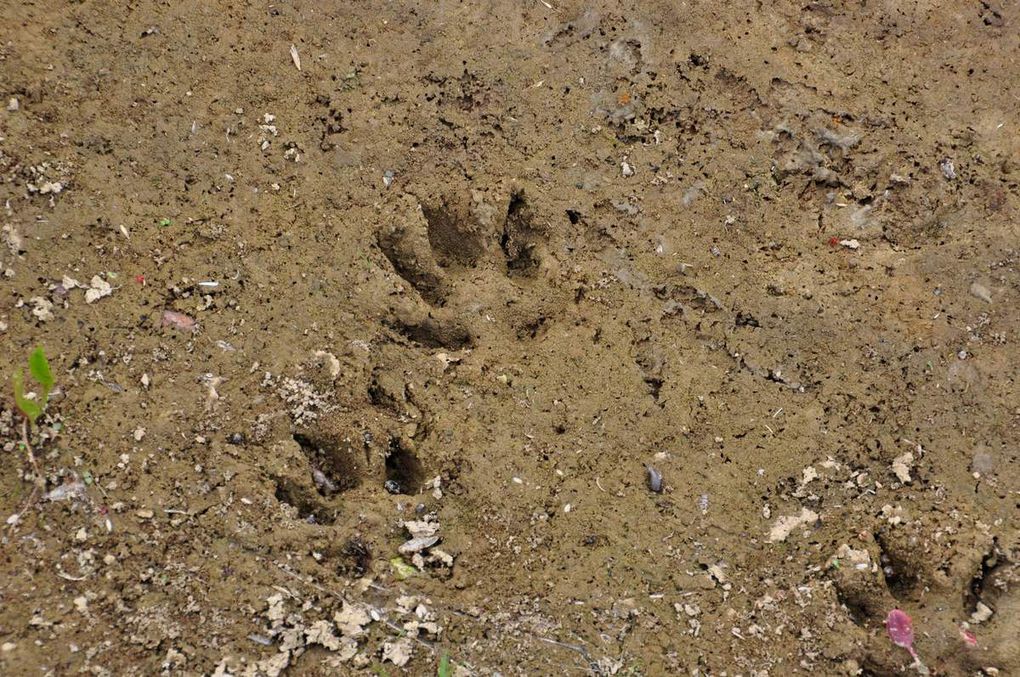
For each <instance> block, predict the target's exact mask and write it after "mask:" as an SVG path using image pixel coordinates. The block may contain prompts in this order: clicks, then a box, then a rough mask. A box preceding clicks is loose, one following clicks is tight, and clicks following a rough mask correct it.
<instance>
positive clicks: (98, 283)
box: [85, 275, 113, 303]
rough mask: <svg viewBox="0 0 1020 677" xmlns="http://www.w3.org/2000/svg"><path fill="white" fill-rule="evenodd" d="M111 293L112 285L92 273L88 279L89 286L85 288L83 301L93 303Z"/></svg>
mask: <svg viewBox="0 0 1020 677" xmlns="http://www.w3.org/2000/svg"><path fill="white" fill-rule="evenodd" d="M112 293H113V287H111V286H110V283H109V282H107V281H106V280H104V279H103V278H101V277H99V276H98V275H93V276H92V279H91V280H90V281H89V288H88V289H86V290H85V303H95V302H96V301H98V300H99V299H101V298H103V297H104V296H109V295H110V294H112Z"/></svg>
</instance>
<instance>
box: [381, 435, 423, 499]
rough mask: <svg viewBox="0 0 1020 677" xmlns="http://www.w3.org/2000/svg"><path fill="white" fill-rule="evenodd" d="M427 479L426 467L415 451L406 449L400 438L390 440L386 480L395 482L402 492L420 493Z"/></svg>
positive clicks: (409, 493) (408, 493) (406, 493)
mask: <svg viewBox="0 0 1020 677" xmlns="http://www.w3.org/2000/svg"><path fill="white" fill-rule="evenodd" d="M424 479H425V468H424V467H423V466H422V464H421V461H419V460H418V457H417V456H415V455H414V452H412V451H410V450H409V449H405V448H404V446H403V445H402V444H401V443H400V440H398V439H396V438H393V439H391V440H390V453H389V454H388V455H387V456H386V481H387V482H395V483H396V485H397V487H398V491H399V493H401V494H405V495H411V494H416V493H418V489H419V488H420V487H421V484H422V481H424Z"/></svg>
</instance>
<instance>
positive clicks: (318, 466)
mask: <svg viewBox="0 0 1020 677" xmlns="http://www.w3.org/2000/svg"><path fill="white" fill-rule="evenodd" d="M402 352H403V349H401V348H400V347H399V346H396V345H393V344H383V345H378V346H367V345H355V342H352V343H351V344H350V345H348V346H347V350H346V351H339V350H338V351H337V354H338V355H339V357H337V355H334V354H333V353H325V352H322V351H320V352H318V353H316V354H314V355H312V356H310V358H309V359H308V360H306V361H305V363H303V364H302V365H301V366H300V367H299V369H298V370H297V374H296V378H292V379H289V381H291V382H294V383H299V384H301V385H302V386H303V387H304V388H305V389H306V390H307V391H308V392H313V393H315V394H316V397H317V399H321V400H322V401H323V402H326V403H328V406H324V407H320V408H318V409H315V411H314V412H312V413H313V414H314V415H308V416H305V417H301V416H295V415H294V408H293V407H294V405H295V403H291V404H292V409H291V411H290V416H289V417H286V416H281V417H276V418H275V420H274V422H273V427H272V430H268V429H267V430H266V431H265V433H266V434H265V435H263V437H266V436H269V439H272V440H275V441H274V442H271V443H268V444H267V447H266V451H267V452H268V453H263V454H260V455H259V457H260V464H261V465H262V470H263V472H264V475H265V477H266V478H267V479H268V480H270V481H271V482H272V483H273V487H274V493H275V497H276V500H277V501H278V502H279V503H280V504H281V505H282V506H283V507H284V509H285V510H287V511H289V512H290V513H291V515H292V517H293V518H294V519H295V520H296V521H300V522H305V523H307V524H309V525H317V526H322V525H334V524H340V523H342V521H343V519H346V518H350V511H349V509H345V507H347V506H349V504H350V500H351V498H350V497H351V495H352V494H359V493H362V492H368V493H369V494H371V493H375V492H378V491H379V490H382V489H385V490H386V491H388V492H389V493H392V494H402V495H407V496H414V495H418V494H419V490H420V489H422V487H423V486H424V485H425V484H426V483H427V480H429V479H430V477H428V476H426V471H425V466H424V465H423V464H422V463H421V462H420V461H419V459H418V456H417V449H418V447H419V446H420V445H421V443H422V440H423V439H424V438H425V437H427V436H428V434H429V432H430V430H431V420H432V417H431V416H430V415H429V413H428V412H427V411H425V410H424V405H422V404H421V403H420V402H418V401H417V397H416V395H415V392H416V391H417V387H416V386H415V384H414V383H411V382H409V381H408V380H407V376H406V373H405V371H406V366H407V365H406V359H405V357H404V355H403V354H402ZM434 368H435V369H436V370H437V371H438V370H441V369H442V367H441V365H440V364H439V363H436V364H435V365H434ZM422 378H429V374H428V373H427V369H426V373H425V374H423V376H422ZM281 392H282V395H281V396H283V395H287V396H290V392H289V391H281ZM288 419H289V420H288Z"/></svg>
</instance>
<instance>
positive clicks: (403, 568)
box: [390, 557, 418, 581]
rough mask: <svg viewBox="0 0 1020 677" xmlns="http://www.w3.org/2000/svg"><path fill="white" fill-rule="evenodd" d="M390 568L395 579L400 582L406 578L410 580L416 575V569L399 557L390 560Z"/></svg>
mask: <svg viewBox="0 0 1020 677" xmlns="http://www.w3.org/2000/svg"><path fill="white" fill-rule="evenodd" d="M390 567H392V569H393V573H394V574H395V575H396V577H397V579H398V580H401V581H402V580H404V579H406V578H410V577H411V576H415V575H417V573H418V570H417V569H415V568H414V567H413V566H411V565H410V564H408V563H407V562H405V561H404V560H403V558H401V557H394V558H393V559H391V560H390Z"/></svg>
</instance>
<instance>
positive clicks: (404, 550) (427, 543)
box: [397, 536, 439, 555]
mask: <svg viewBox="0 0 1020 677" xmlns="http://www.w3.org/2000/svg"><path fill="white" fill-rule="evenodd" d="M438 542H439V536H423V537H421V538H412V539H411V540H409V541H407V542H405V543H404V544H403V545H401V546H400V547H399V548H397V552H399V553H400V554H401V555H413V554H415V553H418V552H421V551H422V550H427V549H429V548H431V547H432V546H433V545H435V544H436V543H438Z"/></svg>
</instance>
